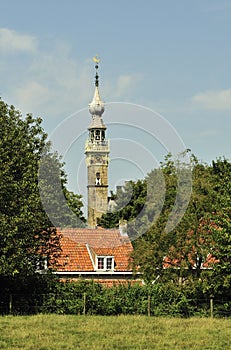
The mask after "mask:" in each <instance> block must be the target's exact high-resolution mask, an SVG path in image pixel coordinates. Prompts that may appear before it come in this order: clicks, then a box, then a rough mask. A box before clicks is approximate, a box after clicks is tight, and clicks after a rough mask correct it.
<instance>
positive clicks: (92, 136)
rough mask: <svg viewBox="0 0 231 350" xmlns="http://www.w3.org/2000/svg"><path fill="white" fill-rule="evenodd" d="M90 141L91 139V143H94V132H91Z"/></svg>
mask: <svg viewBox="0 0 231 350" xmlns="http://www.w3.org/2000/svg"><path fill="white" fill-rule="evenodd" d="M90 139H91V142H93V141H94V130H91V131H90Z"/></svg>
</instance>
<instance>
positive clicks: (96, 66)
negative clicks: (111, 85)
mask: <svg viewBox="0 0 231 350" xmlns="http://www.w3.org/2000/svg"><path fill="white" fill-rule="evenodd" d="M93 61H94V62H95V69H96V73H95V86H99V75H98V68H99V65H98V63H99V62H100V59H99V56H98V55H96V56H94V57H93Z"/></svg>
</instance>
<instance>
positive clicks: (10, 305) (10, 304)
mask: <svg viewBox="0 0 231 350" xmlns="http://www.w3.org/2000/svg"><path fill="white" fill-rule="evenodd" d="M12 310H13V297H12V294H10V300H9V314H10V315H11V314H12Z"/></svg>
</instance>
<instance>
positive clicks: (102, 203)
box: [85, 58, 110, 228]
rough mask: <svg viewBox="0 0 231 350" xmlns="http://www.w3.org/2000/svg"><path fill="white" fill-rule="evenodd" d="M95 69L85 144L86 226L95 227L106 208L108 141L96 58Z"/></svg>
mask: <svg viewBox="0 0 231 350" xmlns="http://www.w3.org/2000/svg"><path fill="white" fill-rule="evenodd" d="M94 61H95V62H96V65H95V69H96V74H95V92H94V97H93V100H92V102H91V103H90V104H89V111H90V114H91V116H92V121H91V124H90V125H89V127H88V131H89V134H88V139H87V141H86V145H85V155H86V165H87V194H88V226H89V227H92V228H93V227H95V226H96V225H97V218H100V217H101V216H102V214H103V213H106V212H107V208H108V163H109V152H110V150H109V142H108V141H107V140H106V126H105V124H104V122H103V119H102V114H103V112H104V103H103V102H102V101H101V98H100V94H99V75H98V68H99V66H98V62H99V60H98V59H97V58H95V59H94Z"/></svg>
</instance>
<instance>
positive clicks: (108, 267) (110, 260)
mask: <svg viewBox="0 0 231 350" xmlns="http://www.w3.org/2000/svg"><path fill="white" fill-rule="evenodd" d="M114 266H115V263H114V256H97V258H96V269H97V270H101V271H113V270H114Z"/></svg>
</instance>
